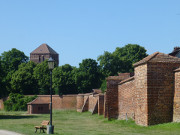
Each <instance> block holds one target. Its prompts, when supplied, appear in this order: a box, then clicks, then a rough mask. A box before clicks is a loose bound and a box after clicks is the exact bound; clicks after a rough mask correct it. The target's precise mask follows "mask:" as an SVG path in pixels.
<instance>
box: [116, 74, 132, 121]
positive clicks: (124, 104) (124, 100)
mask: <svg viewBox="0 0 180 135" xmlns="http://www.w3.org/2000/svg"><path fill="white" fill-rule="evenodd" d="M134 90H135V85H134V77H131V78H129V79H126V80H124V81H122V82H120V83H119V86H118V113H119V114H118V119H121V120H125V119H128V118H131V119H133V120H134V119H135V93H134V92H135V91H134Z"/></svg>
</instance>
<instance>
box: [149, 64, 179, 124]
mask: <svg viewBox="0 0 180 135" xmlns="http://www.w3.org/2000/svg"><path fill="white" fill-rule="evenodd" d="M179 66H180V64H177V63H149V64H148V83H147V84H148V116H149V117H148V125H154V124H159V123H166V122H171V121H172V118H173V97H174V70H175V69H177V68H178V67H179Z"/></svg>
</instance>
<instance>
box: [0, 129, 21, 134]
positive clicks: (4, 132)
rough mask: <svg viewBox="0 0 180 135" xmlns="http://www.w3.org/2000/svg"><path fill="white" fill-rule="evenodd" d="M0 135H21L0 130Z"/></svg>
mask: <svg viewBox="0 0 180 135" xmlns="http://www.w3.org/2000/svg"><path fill="white" fill-rule="evenodd" d="M0 135H22V134H19V133H16V132H12V131H7V130H0Z"/></svg>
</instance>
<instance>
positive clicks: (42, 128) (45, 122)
mask: <svg viewBox="0 0 180 135" xmlns="http://www.w3.org/2000/svg"><path fill="white" fill-rule="evenodd" d="M47 125H49V121H47V120H43V121H42V123H41V126H35V128H36V131H35V133H36V132H37V130H38V129H40V133H41V130H42V131H43V133H45V132H44V129H47Z"/></svg>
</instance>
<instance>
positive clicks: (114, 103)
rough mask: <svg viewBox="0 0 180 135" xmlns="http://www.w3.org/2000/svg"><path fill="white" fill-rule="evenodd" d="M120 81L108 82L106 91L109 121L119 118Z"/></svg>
mask: <svg viewBox="0 0 180 135" xmlns="http://www.w3.org/2000/svg"><path fill="white" fill-rule="evenodd" d="M119 82H120V80H111V79H108V80H107V91H106V104H105V109H106V115H105V116H106V117H107V118H108V119H111V118H117V117H118V83H119Z"/></svg>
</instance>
